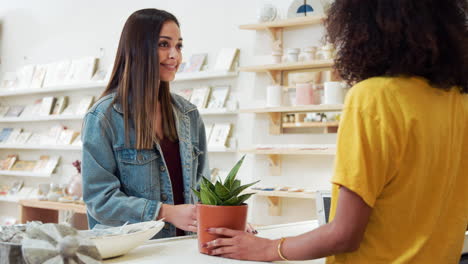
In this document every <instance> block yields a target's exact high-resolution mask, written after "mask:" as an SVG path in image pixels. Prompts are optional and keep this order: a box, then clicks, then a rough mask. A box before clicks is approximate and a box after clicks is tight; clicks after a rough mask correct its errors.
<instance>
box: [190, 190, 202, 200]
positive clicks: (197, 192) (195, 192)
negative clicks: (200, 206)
mask: <svg viewBox="0 0 468 264" xmlns="http://www.w3.org/2000/svg"><path fill="white" fill-rule="evenodd" d="M191 189H192V192H193V193H194V194H195V195H196V196H197V197H198V200H199V201H201V196H200V192H199V191H197V190H195V189H194V188H191Z"/></svg>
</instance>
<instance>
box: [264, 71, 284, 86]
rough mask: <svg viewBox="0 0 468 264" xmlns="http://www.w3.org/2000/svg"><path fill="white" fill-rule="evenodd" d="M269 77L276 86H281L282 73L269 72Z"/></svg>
mask: <svg viewBox="0 0 468 264" xmlns="http://www.w3.org/2000/svg"><path fill="white" fill-rule="evenodd" d="M267 74H268V77H270V79H271V81H272V82H273V84H275V85H280V84H281V71H272V70H269V71H267Z"/></svg>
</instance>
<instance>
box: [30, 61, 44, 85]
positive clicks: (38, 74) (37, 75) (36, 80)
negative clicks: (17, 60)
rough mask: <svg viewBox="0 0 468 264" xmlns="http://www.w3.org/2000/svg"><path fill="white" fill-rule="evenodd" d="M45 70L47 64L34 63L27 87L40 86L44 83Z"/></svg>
mask: <svg viewBox="0 0 468 264" xmlns="http://www.w3.org/2000/svg"><path fill="white" fill-rule="evenodd" d="M46 72H47V65H36V68H35V70H34V74H33V77H32V80H31V84H30V87H29V88H31V89H39V88H41V87H42V85H43V83H44V78H45V76H46Z"/></svg>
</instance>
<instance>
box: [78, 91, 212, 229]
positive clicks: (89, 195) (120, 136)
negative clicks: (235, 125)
mask: <svg viewBox="0 0 468 264" xmlns="http://www.w3.org/2000/svg"><path fill="white" fill-rule="evenodd" d="M114 96H115V94H109V95H107V96H104V97H103V98H101V99H100V100H99V101H98V102H96V104H94V106H93V107H92V108H91V109H90V110H89V111H88V113H87V114H86V116H85V118H84V123H83V129H82V141H83V161H82V176H83V198H84V201H85V203H86V205H87V213H88V222H89V227H90V228H92V227H94V225H96V224H98V223H101V224H104V225H109V226H119V225H123V224H124V223H126V222H128V223H136V222H143V221H150V220H154V219H155V218H156V217H157V216H158V214H159V209H160V208H161V204H162V203H165V204H174V199H173V194H172V186H171V181H170V177H169V173H168V168H167V166H166V163H165V161H164V156H163V153H162V151H161V147H160V146H159V144H158V143H155V144H154V147H153V149H145V150H137V149H136V148H135V147H133V146H135V131H134V129H133V127H131V128H130V133H129V134H130V137H129V138H130V146H132V147H126V146H125V133H124V120H123V113H122V110H121V109H122V108H121V106H120V105H119V104H116V103H115V104H114V103H112V101H113V99H114ZM172 103H173V109H174V115H175V119H176V127H177V134H178V137H179V147H180V155H181V157H180V158H181V167H182V175H183V184H184V194H183V196H184V200H185V203H194V202H195V201H196V197H194V196H193V194H192V191H191V187H194V188H195V187H196V186H197V184H198V181H199V179H200V178H201V177H202V176H205V177H209V168H208V157H207V142H206V136H205V126H204V124H203V121H202V119H201V117H200V115H199V113H198V110H197V109H196V107H195V106H194V105H193V104H191V103H189V102H188V101H187V100H185V99H183V98H182V97H181V96H178V95H175V94H172ZM175 234H176V229H175V227H174V226H173V225H171V224H168V223H167V224H166V225H165V227H164V228H163V230H161V232H159V233H158V235H157V236H155V238H162V237H171V236H175Z"/></svg>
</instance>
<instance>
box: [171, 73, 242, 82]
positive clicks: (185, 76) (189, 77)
mask: <svg viewBox="0 0 468 264" xmlns="http://www.w3.org/2000/svg"><path fill="white" fill-rule="evenodd" d="M237 75H239V73H238V72H237V71H201V72H190V73H178V74H176V77H175V80H174V82H184V81H195V80H205V79H222V78H232V77H237Z"/></svg>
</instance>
